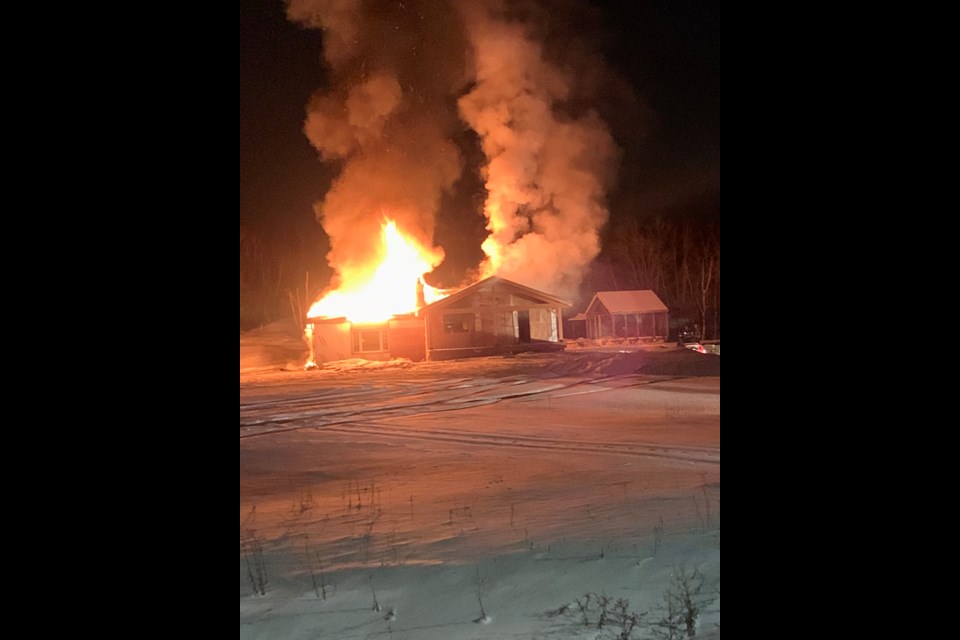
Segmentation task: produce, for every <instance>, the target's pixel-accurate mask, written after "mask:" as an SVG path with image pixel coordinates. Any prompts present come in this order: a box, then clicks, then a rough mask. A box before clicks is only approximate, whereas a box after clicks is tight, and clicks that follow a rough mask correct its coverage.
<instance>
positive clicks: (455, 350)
mask: <svg viewBox="0 0 960 640" xmlns="http://www.w3.org/2000/svg"><path fill="white" fill-rule="evenodd" d="M570 306H571V304H570V303H569V302H567V301H565V300H561V299H560V298H558V297H556V296H554V295H552V294H549V293H545V292H543V291H538V290H536V289H532V288H530V287H527V286H524V285H522V284H518V283H516V282H512V281H510V280H506V279H505V278H500V277H498V276H491V277H489V278H486V279H485V280H481V281H480V282H477V283H475V284H472V285H470V286H469V287H466V288H464V289H461V290H460V291H457V292H456V293H453V294H450V295H448V296H446V297H444V298H441V299H439V300H437V301H436V302H433V303H432V304H428V305H426V306H424V307H422V308H421V309H419V310H418V311H417V312H416V313H407V314H398V315H394V316H392V317H391V318H389V319H386V320H384V321H382V322H353V321H351V320H349V319H347V318H346V317H335V318H331V317H314V318H310V317H308V318H307V323H308V325H307V336H308V339H309V341H310V343H311V349H312V352H313V357H314V361H315V362H324V361H328V360H344V359H347V358H364V359H366V360H390V359H392V358H409V359H410V360H415V361H416V360H424V359H427V360H446V359H450V358H462V357H467V356H478V355H494V354H499V353H515V352H518V351H543V350H561V349H563V348H564V345H563V342H562V340H563V310H564V309H569V308H570Z"/></svg>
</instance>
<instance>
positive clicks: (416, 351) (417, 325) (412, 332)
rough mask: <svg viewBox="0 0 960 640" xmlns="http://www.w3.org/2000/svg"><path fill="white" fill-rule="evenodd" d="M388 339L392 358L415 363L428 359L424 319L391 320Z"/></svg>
mask: <svg viewBox="0 0 960 640" xmlns="http://www.w3.org/2000/svg"><path fill="white" fill-rule="evenodd" d="M388 337H389V347H390V356H391V357H393V358H407V359H409V360H413V361H414V362H419V361H420V360H423V359H424V358H426V357H427V351H426V348H425V346H424V336H423V319H422V318H414V319H409V320H408V319H404V320H396V319H395V320H391V321H390V323H389V334H388Z"/></svg>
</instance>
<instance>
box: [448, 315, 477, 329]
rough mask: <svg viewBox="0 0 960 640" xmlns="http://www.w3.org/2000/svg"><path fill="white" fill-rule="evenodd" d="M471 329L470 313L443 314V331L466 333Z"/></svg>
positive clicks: (471, 317) (471, 318)
mask: <svg viewBox="0 0 960 640" xmlns="http://www.w3.org/2000/svg"><path fill="white" fill-rule="evenodd" d="M468 331H473V314H472V313H448V314H446V315H444V316H443V332H444V333H466V332H468Z"/></svg>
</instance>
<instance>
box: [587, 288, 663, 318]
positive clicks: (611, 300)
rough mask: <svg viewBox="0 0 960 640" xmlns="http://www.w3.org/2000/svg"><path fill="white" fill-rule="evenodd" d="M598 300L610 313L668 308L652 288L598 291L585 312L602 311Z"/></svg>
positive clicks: (640, 311) (656, 310)
mask: <svg viewBox="0 0 960 640" xmlns="http://www.w3.org/2000/svg"><path fill="white" fill-rule="evenodd" d="M598 302H599V303H600V304H602V305H603V307H604V308H605V309H606V310H607V311H608V312H609V313H654V312H658V311H660V312H662V311H667V310H668V309H667V305H665V304H663V301H662V300H660V298H659V297H657V294H656V293H654V292H653V290H652V289H635V290H633V291H598V292H597V293H596V294H595V295H594V296H593V299H592V300H591V301H590V304H588V305H587V310H586V311H585V312H584V313H588V314H589V313H601V312H602V310H601V309H600V308H599V305H598V304H597V303H598Z"/></svg>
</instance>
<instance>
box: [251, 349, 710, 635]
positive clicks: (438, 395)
mask: <svg viewBox="0 0 960 640" xmlns="http://www.w3.org/2000/svg"><path fill="white" fill-rule="evenodd" d="M255 342H256V341H255V340H252V339H250V338H249V337H248V340H247V343H246V345H245V344H244V341H243V339H241V377H240V514H239V516H240V637H241V638H281V637H282V638H332V639H333V638H336V639H344V640H346V639H350V638H358V639H359V638H381V637H384V638H398V639H416V640H432V639H438V640H439V639H457V638H464V639H467V638H470V639H473V638H478V639H479V638H491V639H492V638H577V639H581V638H582V639H586V638H590V639H593V638H596V637H601V638H620V637H628V638H650V637H655V636H654V632H660V633H662V634H667V633H669V629H668V628H667V627H664V626H662V625H658V624H657V622H659V621H662V620H663V619H664V618H669V617H670V615H669V614H668V610H667V606H666V600H665V594H666V593H667V592H668V591H670V592H674V593H675V592H677V591H678V589H680V588H681V585H680V583H681V582H684V581H683V580H682V579H680V578H679V575H678V574H679V573H680V572H681V571H682V572H683V573H685V574H686V575H687V576H688V577H689V576H690V575H691V574H694V575H693V577H692V578H689V579H687V580H686V584H687V586H688V587H691V588H693V587H696V586H698V585H700V586H699V592H698V593H697V594H696V595H695V596H694V597H693V601H694V604H695V606H696V608H699V609H700V612H699V615H698V616H697V618H696V622H695V624H696V631H697V637H707V638H709V637H719V625H720V378H719V356H714V355H710V354H696V353H693V352H689V351H688V352H685V353H684V352H682V351H680V350H677V349H676V348H674V347H673V346H671V345H606V346H600V345H584V346H582V347H580V348H572V347H571V348H569V349H568V350H567V351H566V352H563V353H553V354H528V355H519V356H514V357H503V358H475V359H467V360H459V361H449V362H440V363H409V362H399V361H398V362H392V363H377V364H375V365H374V364H372V363H366V362H363V361H348V362H341V363H326V364H325V365H324V366H323V367H322V368H321V369H319V370H315V371H299V370H296V369H294V368H292V367H288V366H287V363H286V362H279V363H275V365H276V366H272V367H271V366H269V363H268V364H267V365H260V366H257V367H247V368H244V367H243V364H244V349H245V348H246V349H249V348H250V345H251V344H252V343H255ZM274 346H275V345H274ZM281 352H282V353H284V354H286V353H287V351H285V350H281ZM284 358H286V356H284ZM247 362H250V359H249V357H248V358H247ZM638 371H641V372H646V373H637V372H638ZM650 371H656V372H662V371H670V372H671V375H662V374H651V373H649V372H650ZM714 371H715V373H716V375H707V376H705V375H702V374H703V373H705V372H706V373H712V372H714ZM262 591H265V593H262ZM588 594H589V595H588ZM621 598H622V599H624V601H628V603H627V602H621V603H620V607H621V608H620V610H619V611H618V610H617V608H616V602H617V600H618V599H621ZM604 601H606V604H601V603H602V602H604ZM375 603H376V606H375ZM604 610H606V613H603V612H604ZM484 614H485V616H484ZM634 614H636V617H634ZM674 619H675V622H676V623H677V625H678V628H679V632H680V633H679V635H676V636H675V637H678V638H679V637H686V631H685V628H686V627H685V623H684V621H683V620H682V619H680V617H678V616H676V615H675V616H674ZM634 620H636V626H635V627H634V628H633V630H632V631H631V632H629V633H628V634H626V635H624V634H625V633H626V629H624V625H626V626H627V627H629V626H630V624H632V622H633V621H634ZM662 637H669V636H667V635H664V636H662Z"/></svg>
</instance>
